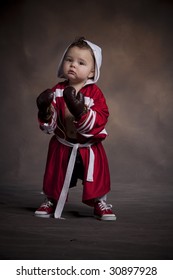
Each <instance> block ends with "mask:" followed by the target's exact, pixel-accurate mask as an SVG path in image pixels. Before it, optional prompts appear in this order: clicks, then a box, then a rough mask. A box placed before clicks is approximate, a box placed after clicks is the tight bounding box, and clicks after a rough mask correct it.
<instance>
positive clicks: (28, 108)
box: [0, 0, 173, 191]
mask: <svg viewBox="0 0 173 280" xmlns="http://www.w3.org/2000/svg"><path fill="white" fill-rule="evenodd" d="M0 21H1V22H0V55H1V60H0V61H1V70H0V71H1V76H0V79H1V83H0V101H1V107H0V108H1V110H0V121H1V125H0V128H1V136H0V149H1V152H0V184H1V185H14V186H15V185H24V186H26V185H36V186H39V185H40V188H41V186H42V176H43V172H44V167H45V163H46V156H47V148H48V143H49V140H50V136H48V135H45V134H43V133H42V132H41V131H40V130H39V127H38V124H37V108H36V104H35V99H36V97H37V96H38V94H39V93H40V92H41V91H43V90H44V89H46V88H48V87H52V86H54V85H55V84H56V83H57V82H58V81H59V79H57V76H56V74H57V65H58V63H59V60H60V58H61V56H62V53H63V51H64V49H65V48H66V46H67V45H68V44H69V43H71V41H72V40H73V39H74V38H75V37H76V36H79V35H84V36H85V37H86V38H87V39H88V40H91V41H93V42H95V43H96V44H98V45H100V46H101V47H102V50H103V64H102V68H101V76H100V79H99V82H98V86H99V87H100V88H101V89H102V91H103V92H104V94H105V96H106V99H107V103H108V105H109V109H110V118H109V123H108V125H107V131H108V133H109V137H108V138H107V139H106V141H105V142H104V146H105V149H106V151H107V155H108V158H109V163H110V171H111V178H112V186H114V185H116V184H119V185H122V186H124V185H126V184H128V185H129V184H143V183H144V184H148V185H149V184H152V185H153V184H155V185H156V186H157V185H158V184H162V185H163V187H164V184H171V183H172V182H173V177H172V171H173V170H172V166H173V125H172V121H173V110H172V109H173V92H172V91H173V81H172V74H173V59H172V55H173V53H172V50H173V35H172V34H173V4H172V1H164V0H163V1H159V0H158V1H152V0H151V1H147V0H146V1H140V0H138V1H137V0H132V1H129V0H127V1H124V0H118V1H117V0H114V1H111V0H106V1H100V0H92V1H90V0H88V1H81V0H73V1H68V0H66V1H61V2H60V1H57V0H23V1H22V0H21V1H19V0H18V1H17V0H16V1H8V0H7V1H2V3H1V16H0ZM156 188H157V187H156ZM122 191H123V187H122Z"/></svg>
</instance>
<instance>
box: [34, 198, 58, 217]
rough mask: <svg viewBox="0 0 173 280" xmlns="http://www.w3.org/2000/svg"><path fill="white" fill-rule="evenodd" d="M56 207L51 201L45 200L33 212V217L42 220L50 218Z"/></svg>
mask: <svg viewBox="0 0 173 280" xmlns="http://www.w3.org/2000/svg"><path fill="white" fill-rule="evenodd" d="M55 207H56V205H55V204H54V203H53V202H52V201H51V200H48V199H46V200H45V201H44V202H43V203H42V204H41V206H40V207H39V208H38V209H37V210H36V211H35V216H37V217H42V218H50V217H52V216H53V214H54V211H55Z"/></svg>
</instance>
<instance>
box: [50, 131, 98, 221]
mask: <svg viewBox="0 0 173 280" xmlns="http://www.w3.org/2000/svg"><path fill="white" fill-rule="evenodd" d="M56 138H57V140H58V141H59V142H60V143H62V144H64V145H66V146H68V147H72V151H71V155H70V159H69V162H68V166H67V171H66V175H65V180H64V184H63V187H62V190H61V194H60V197H59V200H58V203H57V206H56V209H55V213H54V217H55V218H61V214H62V211H63V208H64V204H65V201H66V198H67V194H68V190H69V186H70V182H71V177H72V174H73V169H74V165H75V161H76V156H77V150H78V148H85V147H88V148H89V151H90V157H89V165H88V173H87V181H90V182H93V172H94V152H93V150H92V148H91V145H92V144H91V143H90V144H89V143H86V144H79V143H77V144H74V143H71V142H68V141H67V140H65V139H62V138H60V137H58V136H56Z"/></svg>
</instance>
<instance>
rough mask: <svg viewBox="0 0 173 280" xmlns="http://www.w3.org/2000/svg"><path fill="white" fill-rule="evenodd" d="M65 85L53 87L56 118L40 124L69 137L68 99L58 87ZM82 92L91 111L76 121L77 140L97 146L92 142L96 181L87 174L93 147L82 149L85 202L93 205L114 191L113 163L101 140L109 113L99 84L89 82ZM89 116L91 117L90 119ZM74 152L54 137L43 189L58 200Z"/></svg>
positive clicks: (55, 132) (104, 135) (94, 177)
mask: <svg viewBox="0 0 173 280" xmlns="http://www.w3.org/2000/svg"><path fill="white" fill-rule="evenodd" d="M65 86H66V82H62V83H59V84H57V85H56V86H55V87H54V88H53V91H54V92H55V96H56V98H55V100H54V101H53V106H54V108H55V110H56V112H57V117H56V120H54V121H53V120H52V121H51V122H50V124H49V125H48V124H43V123H40V126H41V129H42V130H44V131H45V132H47V133H50V131H51V127H53V129H54V130H53V132H54V134H57V135H58V136H59V137H61V138H65V139H66V140H68V139H67V138H66V135H65V130H64V124H65V120H64V114H65V103H64V99H63V96H62V95H61V93H60V94H59V93H58V94H56V92H57V90H59V89H62V90H63V89H64V87H65ZM81 92H82V93H83V94H84V96H85V100H86V102H88V101H89V103H88V109H89V112H88V113H87V114H85V115H83V116H82V118H81V119H80V120H79V121H78V122H75V126H76V128H77V130H78V134H77V136H78V139H77V142H79V143H86V142H88V141H91V142H92V143H93V142H94V145H92V150H93V152H94V156H95V161H94V174H93V179H94V180H93V182H88V181H86V177H87V171H88V164H89V149H88V148H87V147H85V148H79V151H80V154H81V157H82V160H83V165H84V180H83V197H82V201H83V202H84V203H86V204H88V205H91V206H93V202H94V199H95V198H97V197H100V196H103V195H104V194H106V193H108V192H109V191H110V174H109V166H108V161H107V157H106V154H105V150H104V148H103V145H102V143H101V141H102V140H104V139H105V137H106V136H107V134H106V133H105V131H104V128H105V125H106V123H107V119H108V116H109V112H108V107H107V105H106V101H105V98H104V96H103V93H102V92H101V90H100V89H99V88H98V87H97V86H96V85H94V84H92V85H87V86H85V87H84V88H82V89H81ZM89 116H91V117H90V118H89ZM55 121H56V124H55ZM82 127H83V128H82ZM82 129H83V132H82V133H80V130H82ZM51 132H52V131H51ZM70 151H71V148H70V147H68V146H65V145H63V144H61V143H60V142H59V141H58V140H57V139H56V136H55V135H54V136H53V137H52V138H51V140H50V144H49V150H48V156H47V164H46V169H45V174H44V182H43V191H44V193H45V194H46V195H47V196H48V197H51V198H53V199H55V200H58V198H59V196H60V193H61V189H62V186H63V182H64V178H65V175H66V169H67V165H68V159H69V156H70Z"/></svg>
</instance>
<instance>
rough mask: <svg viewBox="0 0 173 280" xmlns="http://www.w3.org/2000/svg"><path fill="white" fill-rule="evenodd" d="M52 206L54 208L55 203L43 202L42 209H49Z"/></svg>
mask: <svg viewBox="0 0 173 280" xmlns="http://www.w3.org/2000/svg"><path fill="white" fill-rule="evenodd" d="M52 206H53V203H52V202H51V201H50V200H48V201H45V202H43V204H42V205H41V207H44V208H49V207H52Z"/></svg>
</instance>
